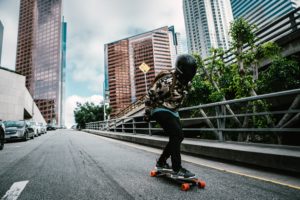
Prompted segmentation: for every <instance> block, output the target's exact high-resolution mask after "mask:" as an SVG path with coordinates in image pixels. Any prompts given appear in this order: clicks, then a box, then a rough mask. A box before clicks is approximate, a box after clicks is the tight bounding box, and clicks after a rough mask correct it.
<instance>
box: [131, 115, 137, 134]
mask: <svg viewBox="0 0 300 200" xmlns="http://www.w3.org/2000/svg"><path fill="white" fill-rule="evenodd" d="M132 129H133V130H132V132H133V134H136V130H135V129H136V125H135V118H132Z"/></svg>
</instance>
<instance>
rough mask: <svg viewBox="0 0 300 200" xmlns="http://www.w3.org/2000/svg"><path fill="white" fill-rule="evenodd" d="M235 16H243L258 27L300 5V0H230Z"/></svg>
mask: <svg viewBox="0 0 300 200" xmlns="http://www.w3.org/2000/svg"><path fill="white" fill-rule="evenodd" d="M230 1H231V6H232V13H233V17H234V18H235V19H236V18H239V17H243V18H244V19H246V20H247V21H248V22H249V23H250V24H255V25H256V26H257V27H258V28H260V27H263V26H264V25H266V24H267V23H269V22H271V21H273V20H275V19H276V18H278V17H280V16H283V15H284V14H286V13H288V12H290V11H292V10H294V9H295V8H297V7H299V6H300V1H299V0H256V1H252V0H244V1H241V0H230Z"/></svg>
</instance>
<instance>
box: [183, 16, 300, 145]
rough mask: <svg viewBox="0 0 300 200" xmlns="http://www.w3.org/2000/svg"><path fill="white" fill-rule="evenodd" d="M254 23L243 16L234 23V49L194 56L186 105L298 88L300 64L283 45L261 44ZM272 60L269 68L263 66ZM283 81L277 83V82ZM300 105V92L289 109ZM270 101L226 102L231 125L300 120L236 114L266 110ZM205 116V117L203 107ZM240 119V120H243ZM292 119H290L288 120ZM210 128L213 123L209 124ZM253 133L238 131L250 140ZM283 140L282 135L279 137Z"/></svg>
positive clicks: (288, 123)
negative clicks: (227, 60) (283, 53)
mask: <svg viewBox="0 0 300 200" xmlns="http://www.w3.org/2000/svg"><path fill="white" fill-rule="evenodd" d="M255 28H256V27H255V26H253V25H250V24H249V23H248V22H247V21H245V20H244V19H242V18H240V19H237V20H235V21H234V22H233V23H232V24H231V28H230V36H231V41H232V43H231V49H230V50H228V51H227V52H224V50H222V49H211V57H209V58H206V59H205V60H202V58H201V57H200V56H199V55H194V56H195V58H196V60H197V61H198V72H197V76H196V77H195V78H194V80H193V90H192V91H191V92H190V95H189V98H188V99H187V102H186V106H195V105H199V104H202V103H204V104H205V103H211V102H217V101H226V100H229V99H238V98H243V97H248V96H257V93H259V94H262V93H267V92H275V91H278V90H288V89H291V88H299V85H300V84H299V80H300V79H299V64H297V63H296V62H294V61H291V60H289V59H286V58H283V57H282V56H281V55H280V48H279V47H278V45H277V44H275V43H273V42H266V43H263V44H260V43H259V40H258V39H257V38H256V36H255ZM229 52H230V53H231V54H232V55H233V56H231V58H232V57H234V59H233V60H232V61H231V62H230V63H226V64H225V62H224V57H225V56H224V55H225V53H229ZM265 63H271V64H270V67H268V68H267V70H265V68H264V70H262V69H261V66H262V64H265ZM278 82H280V83H282V82H284V84H279V85H278V84H276V83H278ZM299 104H300V95H298V96H297V98H295V100H294V102H293V104H292V105H291V107H290V109H292V108H295V107H297V106H298V105H299ZM269 106H270V105H268V103H267V101H265V100H257V101H254V102H249V103H248V104H247V105H244V106H243V107H240V108H239V109H236V108H234V107H233V108H231V107H230V106H229V105H225V108H226V110H227V111H228V112H229V113H230V115H232V116H233V118H232V122H233V123H231V124H230V125H229V127H233V128H234V127H243V128H247V127H257V128H266V127H275V126H276V127H287V126H291V124H293V123H295V122H297V119H298V118H299V117H300V115H297V116H294V117H292V114H289V115H286V116H284V117H283V118H284V119H282V120H280V122H279V123H278V122H277V124H276V125H275V123H276V121H274V118H272V116H269V115H267V116H253V117H251V118H250V117H248V116H245V117H244V118H243V119H242V118H241V117H236V114H235V113H234V112H236V113H237V114H239V113H241V112H242V113H247V112H253V113H257V112H267V111H268V109H269ZM201 114H202V116H204V117H205V116H206V114H205V113H204V111H203V110H202V113H201ZM240 120H241V121H240ZM288 120H289V121H288ZM207 124H208V125H209V126H210V127H211V125H212V123H211V122H210V121H208V123H207ZM249 137H250V135H246V138H244V137H243V134H239V141H245V140H246V141H248V140H249ZM277 142H278V143H280V138H279V137H277Z"/></svg>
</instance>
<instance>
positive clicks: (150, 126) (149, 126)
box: [148, 122, 152, 136]
mask: <svg viewBox="0 0 300 200" xmlns="http://www.w3.org/2000/svg"><path fill="white" fill-rule="evenodd" d="M151 128H152V125H151V122H148V133H149V135H150V136H151V135H152V132H151Z"/></svg>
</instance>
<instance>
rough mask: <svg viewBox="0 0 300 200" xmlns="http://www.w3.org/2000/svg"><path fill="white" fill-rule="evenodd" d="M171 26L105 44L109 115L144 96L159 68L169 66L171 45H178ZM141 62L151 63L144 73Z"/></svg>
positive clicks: (165, 68) (162, 68) (170, 63)
mask: <svg viewBox="0 0 300 200" xmlns="http://www.w3.org/2000/svg"><path fill="white" fill-rule="evenodd" d="M172 29H173V30H174V28H171V29H170V28H168V27H167V26H165V27H162V28H159V29H155V30H152V31H149V32H146V33H142V34H139V35H135V36H132V37H129V38H125V39H122V40H118V41H115V42H112V43H109V44H106V45H105V47H104V48H105V90H106V91H109V99H110V106H111V108H112V116H114V115H115V114H117V113H119V112H120V111H122V110H123V109H125V108H126V107H127V106H129V105H130V104H131V103H134V102H135V101H136V100H138V99H140V98H141V97H143V96H144V95H145V93H146V90H147V88H148V87H149V86H150V84H151V83H152V81H153V80H154V77H155V76H156V75H157V74H158V73H159V72H160V71H162V70H168V69H171V68H172V54H171V49H176V50H177V49H178V47H173V46H177V44H178V42H177V41H176V38H173V36H174V34H173V32H174V33H175V31H173V32H172V31H171V32H172V33H171V34H170V30H172ZM174 41H175V42H174ZM177 51H178V50H177ZM179 51H180V50H179ZM173 53H176V51H174V52H173ZM174 57H175V56H174ZM142 63H145V64H147V65H148V66H149V67H150V70H149V71H148V72H147V73H146V76H145V75H144V73H143V72H142V71H141V70H140V69H139V67H140V65H141V64H142Z"/></svg>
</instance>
